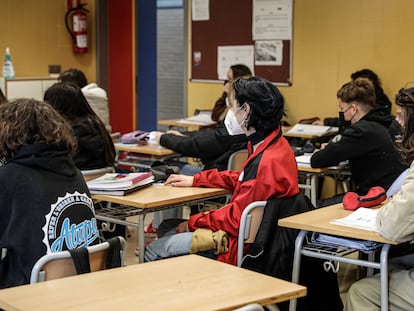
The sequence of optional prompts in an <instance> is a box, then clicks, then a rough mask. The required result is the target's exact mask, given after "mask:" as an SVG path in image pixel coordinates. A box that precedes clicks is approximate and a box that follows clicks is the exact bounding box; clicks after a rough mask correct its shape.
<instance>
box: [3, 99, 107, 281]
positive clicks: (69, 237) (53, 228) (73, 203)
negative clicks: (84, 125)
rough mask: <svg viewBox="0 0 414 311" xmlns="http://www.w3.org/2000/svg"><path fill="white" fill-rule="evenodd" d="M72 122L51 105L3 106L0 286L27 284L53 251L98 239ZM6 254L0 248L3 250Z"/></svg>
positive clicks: (25, 101)
mask: <svg viewBox="0 0 414 311" xmlns="http://www.w3.org/2000/svg"><path fill="white" fill-rule="evenodd" d="M75 148H76V140H75V137H74V136H73V132H72V129H71V127H70V125H69V124H68V123H67V122H66V121H65V120H64V118H63V117H62V116H61V115H59V113H57V112H56V111H55V110H54V109H53V108H52V107H50V105H47V104H45V103H42V102H38V101H36V100H34V99H16V100H13V101H11V102H10V103H3V104H1V105H0V158H3V159H4V161H3V163H2V164H1V165H0V189H1V192H0V250H1V249H6V250H7V252H6V256H5V257H3V256H2V257H1V259H0V288H5V287H11V286H17V285H22V284H27V283H29V281H30V273H31V270H32V267H33V265H34V264H35V262H36V261H37V260H38V259H39V258H40V257H42V256H43V255H45V254H46V253H50V252H57V251H61V250H68V249H75V248H78V247H84V246H88V245H92V244H95V243H97V242H98V241H99V231H98V229H97V225H96V219H95V212H94V207H93V203H92V200H91V199H90V197H89V191H88V188H87V186H86V184H85V181H84V179H83V177H82V174H81V173H80V171H79V170H78V169H77V168H76V166H75V164H74V163H73V160H72V158H71V156H70V155H71V154H73V153H74V152H75ZM0 253H1V252H0Z"/></svg>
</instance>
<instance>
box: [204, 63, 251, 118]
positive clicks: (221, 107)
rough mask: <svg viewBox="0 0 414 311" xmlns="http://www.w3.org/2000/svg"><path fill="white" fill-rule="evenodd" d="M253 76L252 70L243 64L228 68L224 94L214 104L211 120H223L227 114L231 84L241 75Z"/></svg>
mask: <svg viewBox="0 0 414 311" xmlns="http://www.w3.org/2000/svg"><path fill="white" fill-rule="evenodd" d="M243 76H245V77H251V76H252V72H251V71H250V69H249V67H247V66H246V65H243V64H236V65H232V66H230V68H229V69H228V70H227V80H225V81H224V88H223V94H222V95H221V96H220V98H219V99H218V100H217V101H216V103H215V104H214V107H213V110H212V111H211V120H213V121H219V120H223V119H224V117H225V116H226V110H227V106H226V98H227V95H228V94H229V91H230V85H231V84H232V83H233V81H234V80H236V79H237V78H240V77H243Z"/></svg>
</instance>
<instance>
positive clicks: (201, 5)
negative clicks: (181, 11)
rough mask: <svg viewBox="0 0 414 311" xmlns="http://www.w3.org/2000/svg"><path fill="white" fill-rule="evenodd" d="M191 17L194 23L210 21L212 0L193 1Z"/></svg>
mask: <svg viewBox="0 0 414 311" xmlns="http://www.w3.org/2000/svg"><path fill="white" fill-rule="evenodd" d="M191 17H192V19H193V21H208V20H209V19H210V0H193V1H192V2H191Z"/></svg>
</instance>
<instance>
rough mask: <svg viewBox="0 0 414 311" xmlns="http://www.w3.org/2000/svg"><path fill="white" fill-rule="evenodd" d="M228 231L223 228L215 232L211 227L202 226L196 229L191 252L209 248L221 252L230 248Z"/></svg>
mask: <svg viewBox="0 0 414 311" xmlns="http://www.w3.org/2000/svg"><path fill="white" fill-rule="evenodd" d="M227 246H228V240H227V233H226V232H225V231H223V230H219V231H216V232H213V231H212V230H209V229H204V228H200V229H197V230H195V231H194V233H193V237H192V240H191V248H190V253H191V254H194V253H198V252H202V251H207V250H215V252H214V253H215V254H217V255H218V254H220V253H223V252H226V251H227V250H228V248H227Z"/></svg>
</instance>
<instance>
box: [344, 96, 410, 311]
mask: <svg viewBox="0 0 414 311" xmlns="http://www.w3.org/2000/svg"><path fill="white" fill-rule="evenodd" d="M396 103H397V105H398V106H400V107H401V108H402V114H401V115H400V117H401V121H402V122H403V138H402V142H401V152H402V156H403V158H404V160H405V161H406V162H407V163H408V164H411V166H410V169H409V172H408V175H407V177H406V179H405V180H404V182H403V185H402V187H401V190H400V192H398V193H397V194H395V195H394V196H393V198H392V200H391V201H389V203H387V204H385V205H384V206H383V207H381V209H380V210H379V212H378V214H377V227H378V230H379V232H380V234H381V235H383V236H384V237H385V238H387V239H389V240H391V241H396V242H406V241H412V240H413V239H414V209H413V205H414V162H413V160H414V128H413V124H414V88H409V89H401V90H400V91H399V92H398V94H397V97H396ZM390 268H391V272H389V283H388V295H389V297H388V301H389V305H388V307H389V309H390V310H414V295H413V293H412V289H413V286H414V254H409V255H406V256H403V257H398V258H394V259H393V260H392V261H391V262H390ZM380 283H381V282H380V275H379V274H378V275H375V276H373V277H370V278H365V279H362V280H360V281H358V282H356V283H355V284H353V285H352V287H351V288H350V290H349V291H348V295H347V298H346V303H345V310H346V311H352V310H358V311H364V310H379V309H380V308H381V286H380Z"/></svg>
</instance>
